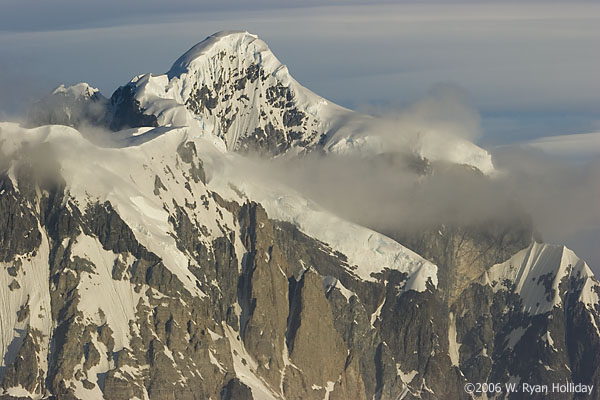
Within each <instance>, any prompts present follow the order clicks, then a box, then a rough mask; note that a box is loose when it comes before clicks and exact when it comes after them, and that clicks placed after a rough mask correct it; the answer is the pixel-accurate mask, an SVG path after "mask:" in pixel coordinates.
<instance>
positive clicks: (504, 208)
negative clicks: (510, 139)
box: [244, 88, 600, 272]
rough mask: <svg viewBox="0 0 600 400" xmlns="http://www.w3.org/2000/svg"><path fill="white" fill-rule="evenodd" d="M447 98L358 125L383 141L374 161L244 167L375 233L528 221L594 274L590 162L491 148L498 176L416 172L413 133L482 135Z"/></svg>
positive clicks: (595, 167)
mask: <svg viewBox="0 0 600 400" xmlns="http://www.w3.org/2000/svg"><path fill="white" fill-rule="evenodd" d="M453 93H454V94H453ZM455 94H456V93H455V91H454V90H448V89H447V88H444V89H442V90H439V89H438V90H434V91H433V92H432V93H431V94H430V95H429V96H428V97H426V98H424V99H422V100H420V101H418V102H416V103H415V104H414V105H411V106H409V107H407V108H406V109H402V110H397V111H396V113H394V112H392V111H391V110H388V111H386V112H384V113H381V114H379V115H377V119H376V120H374V121H372V123H369V124H363V125H362V126H361V128H360V129H363V130H364V131H363V134H364V135H365V136H375V137H380V138H382V139H383V140H384V143H385V145H384V146H383V148H384V151H382V152H380V153H379V154H373V155H369V156H365V155H364V154H354V155H334V154H322V153H310V154H308V155H305V156H302V157H282V158H277V159H274V160H264V159H258V158H256V157H253V158H251V161H249V163H248V165H246V166H245V167H244V168H246V169H247V170H248V171H252V172H251V174H254V175H258V176H263V177H266V178H267V179H270V180H275V181H278V182H280V183H281V184H285V185H288V186H291V187H293V188H295V189H296V190H297V191H299V192H301V193H303V194H304V195H305V196H307V197H310V198H312V199H314V200H315V201H317V202H318V203H319V204H321V205H322V206H324V207H325V208H327V209H329V210H330V211H332V212H334V213H336V214H338V215H340V216H342V217H344V218H347V219H350V220H352V221H354V222H357V223H359V224H362V225H365V226H368V227H371V228H373V229H375V230H377V231H380V232H383V233H386V232H410V231H414V230H420V229H424V228H427V229H430V228H433V227H438V226H441V225H442V224H449V225H454V226H456V225H461V226H469V225H475V226H476V225H480V224H486V223H491V222H501V223H507V224H510V223H512V222H514V221H518V220H527V219H529V218H531V219H532V221H533V225H534V229H535V231H536V234H537V235H539V236H538V238H539V237H540V236H541V239H543V240H544V241H546V242H549V243H555V244H567V245H569V246H570V248H572V249H573V250H575V251H576V252H577V253H578V254H579V255H580V257H582V258H584V259H585V260H586V261H587V262H588V264H590V266H591V267H592V268H593V269H594V270H595V271H597V272H598V271H600V252H599V251H598V249H597V246H598V244H600V243H599V240H600V236H598V227H600V202H598V199H599V198H600V159H599V158H598V157H595V158H590V159H586V160H584V159H580V160H577V162H569V161H564V160H562V159H560V158H556V157H552V156H550V155H548V154H546V153H544V152H542V151H540V150H536V149H533V148H528V147H527V146H520V145H515V146H508V147H507V146H504V147H499V148H496V149H490V152H491V153H492V156H493V162H494V166H495V169H496V170H495V171H494V172H493V173H491V174H490V175H489V176H486V175H484V174H482V173H480V172H479V171H474V170H473V169H472V168H468V167H465V166H457V165H456V164H454V165H453V164H450V163H444V162H432V163H431V165H430V167H429V168H431V169H430V170H429V171H428V173H426V174H423V173H422V170H423V168H424V165H423V163H422V162H420V160H419V159H418V158H415V155H414V153H413V152H412V151H409V150H407V149H411V148H412V146H414V145H415V140H417V138H419V136H418V135H415V132H420V133H422V134H424V135H427V133H428V132H429V133H431V132H434V133H435V135H436V136H435V140H436V141H437V143H438V144H439V145H440V147H444V144H445V143H453V141H454V140H455V138H456V137H459V138H467V139H474V138H476V137H477V135H479V134H481V131H480V127H479V124H478V121H479V118H478V115H477V112H476V111H475V110H474V109H472V108H469V107H468V106H467V105H465V103H464V102H463V101H462V100H461V97H460V96H458V97H457V96H455ZM425 168H426V166H425Z"/></svg>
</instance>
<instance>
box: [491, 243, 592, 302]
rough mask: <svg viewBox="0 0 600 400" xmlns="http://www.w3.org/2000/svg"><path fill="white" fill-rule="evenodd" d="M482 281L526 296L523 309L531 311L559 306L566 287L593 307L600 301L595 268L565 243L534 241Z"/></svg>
mask: <svg viewBox="0 0 600 400" xmlns="http://www.w3.org/2000/svg"><path fill="white" fill-rule="evenodd" d="M482 281H483V282H485V283H487V284H490V285H491V286H492V287H493V288H494V289H495V290H500V289H504V290H507V289H510V290H514V292H515V293H518V294H519V295H520V296H521V298H522V299H523V310H524V311H525V312H527V313H530V314H543V313H546V312H549V311H552V309H553V308H554V307H557V306H560V305H561V301H562V300H561V295H562V294H563V293H564V292H565V291H566V290H569V291H573V292H576V293H578V301H580V302H582V303H584V304H585V305H586V306H589V307H592V308H593V307H594V305H598V303H599V297H598V295H599V294H600V284H599V283H598V281H597V280H596V278H595V277H594V274H593V272H592V270H591V269H590V268H589V267H588V265H587V264H586V263H585V261H583V260H581V259H580V258H579V257H577V256H576V255H575V253H573V251H571V250H570V249H568V248H566V247H564V246H558V245H550V244H545V243H532V244H531V246H529V247H528V248H527V249H524V250H521V251H520V252H518V253H517V254H515V255H514V256H513V257H512V258H510V259H509V260H508V261H506V262H504V263H502V264H498V265H494V266H493V267H491V268H490V269H489V270H488V271H487V272H486V273H485V274H484V276H483V280H482Z"/></svg>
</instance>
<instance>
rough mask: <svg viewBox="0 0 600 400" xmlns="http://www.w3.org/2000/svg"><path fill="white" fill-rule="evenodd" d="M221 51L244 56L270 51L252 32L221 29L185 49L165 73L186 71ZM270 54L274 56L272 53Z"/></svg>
mask: <svg viewBox="0 0 600 400" xmlns="http://www.w3.org/2000/svg"><path fill="white" fill-rule="evenodd" d="M223 51H224V52H226V53H227V54H228V55H230V56H231V55H234V54H236V53H238V54H240V53H242V55H243V56H244V57H245V56H247V55H251V54H252V55H255V56H258V55H259V54H260V53H263V52H267V51H268V52H269V53H270V50H269V47H268V46H267V44H266V43H265V42H263V41H262V40H260V39H259V38H258V36H256V35H254V34H251V33H248V32H246V31H221V32H217V33H215V34H213V35H210V36H208V37H207V38H206V39H205V40H203V41H202V42H200V43H198V44H196V45H195V46H193V47H192V48H191V49H189V50H188V51H186V52H185V53H184V54H183V55H182V56H181V57H179V58H178V59H177V60H176V61H175V62H174V63H173V66H172V67H171V69H170V70H169V72H168V73H167V75H168V76H169V77H170V78H171V77H173V76H178V75H180V74H182V73H185V72H188V71H189V70H190V69H192V68H193V66H194V64H195V63H202V62H203V58H207V57H208V58H210V57H211V56H214V55H216V54H218V53H221V52H223ZM243 53H247V54H243ZM270 55H271V56H272V57H274V56H273V54H272V53H270Z"/></svg>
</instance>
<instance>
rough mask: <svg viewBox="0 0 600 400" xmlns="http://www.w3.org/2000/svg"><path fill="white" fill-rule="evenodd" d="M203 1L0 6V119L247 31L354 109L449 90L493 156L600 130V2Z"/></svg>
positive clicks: (308, 82)
mask: <svg viewBox="0 0 600 400" xmlns="http://www.w3.org/2000/svg"><path fill="white" fill-rule="evenodd" d="M206 3H208V2H204V1H200V2H197V1H195V2H192V1H173V2H162V1H161V2H159V1H153V0H150V1H147V0H146V1H141V0H132V1H127V2H121V1H116V0H109V1H104V2H101V3H94V2H81V1H73V0H70V1H65V0H57V1H53V2H51V3H50V2H43V1H35V2H26V3H24V2H22V1H16V0H2V3H1V4H0V11H1V12H0V27H1V28H0V29H1V30H0V54H1V57H0V91H1V92H0V112H2V113H3V114H4V115H6V114H8V115H11V114H14V113H16V112H19V111H21V110H22V109H23V108H24V107H25V105H26V104H27V103H28V102H29V101H31V99H32V98H35V97H37V96H38V95H39V94H40V93H44V92H47V91H49V90H51V89H52V88H53V87H55V86H57V85H58V84H59V83H62V82H65V83H71V84H72V83H77V82H80V81H87V82H89V83H91V84H92V85H94V86H96V87H99V88H100V90H101V91H102V92H103V93H104V94H105V95H106V96H110V94H111V93H112V91H114V89H116V88H117V87H118V86H119V85H122V84H124V83H126V82H127V81H128V80H129V79H131V77H133V76H134V75H137V74H141V73H146V72H153V73H162V72H165V71H166V70H167V69H168V68H169V67H170V65H171V63H172V62H173V61H174V60H175V59H176V58H177V57H178V56H179V55H181V54H182V53H183V52H184V51H186V50H187V49H188V48H189V47H191V46H192V45H194V44H195V43H197V42H199V41H201V40H202V39H204V38H205V37H206V36H208V35H210V34H212V33H214V32H216V31H220V30H229V29H243V30H248V31H250V32H253V33H256V34H258V35H259V36H260V37H261V38H262V39H263V40H265V41H266V42H267V43H268V44H269V46H270V47H271V49H272V50H273V51H274V53H275V54H276V56H277V57H278V58H279V59H280V60H281V61H282V62H283V63H285V64H287V65H288V67H289V69H290V71H291V73H292V74H293V76H294V77H295V78H296V79H297V80H298V81H300V83H302V84H303V85H304V86H307V87H308V88H310V89H312V90H313V91H315V92H317V93H319V94H321V95H322V96H324V97H326V98H328V99H330V100H332V101H334V102H337V103H339V104H342V105H344V106H347V107H351V108H359V109H360V108H368V107H373V106H376V107H382V108H385V109H387V108H391V109H396V108H402V107H404V106H406V105H407V104H410V103H413V102H414V101H416V100H418V99H419V98H421V97H422V96H423V95H425V94H426V93H428V92H429V91H430V89H431V88H432V87H433V86H434V85H436V84H439V83H443V84H450V85H454V86H457V87H459V88H461V89H462V90H464V91H465V93H466V95H467V97H468V99H469V100H470V102H471V104H472V105H473V106H474V108H475V109H476V110H477V111H478V112H480V113H481V115H482V123H483V133H484V135H483V136H482V138H481V139H480V140H481V143H483V144H486V143H487V144H503V143H508V142H512V141H515V140H520V139H527V138H532V137H537V136H546V135H555V134H566V133H581V132H587V131H593V130H599V129H600V95H599V93H600V79H598V74H597V71H598V70H600V51H598V47H599V44H600V4H594V3H593V2H588V3H570V2H569V3H566V2H565V4H561V3H556V2H555V3H544V2H528V3H522V2H519V3H502V4H500V3H496V2H477V3H471V4H459V3H456V2H452V1H445V2H441V3H433V2H419V3H418V4H417V3H411V2H401V3H398V2H396V3H395V4H385V3H377V2H365V1H362V2H361V1H329V2H317V1H308V2H306V1H305V2H285V3H284V4H285V5H286V7H282V6H281V5H280V3H281V2H275V1H258V2H253V3H252V7H249V6H247V4H248V3H247V2H242V1H224V2H219V3H218V4H216V5H215V4H206ZM211 3H214V2H211ZM364 3H368V4H364ZM32 4H36V6H37V9H36V12H32ZM298 4H302V5H303V6H302V7H297V6H298ZM322 4H327V5H322Z"/></svg>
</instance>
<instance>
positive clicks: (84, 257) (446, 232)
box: [0, 32, 600, 399]
mask: <svg viewBox="0 0 600 400" xmlns="http://www.w3.org/2000/svg"><path fill="white" fill-rule="evenodd" d="M81 87H85V86H82V85H77V86H76V87H75V88H63V89H61V90H58V91H55V93H53V94H52V95H51V96H50V97H51V98H53V97H56V96H63V95H62V94H61V93H63V92H66V93H69V96H66V95H65V96H63V97H64V98H65V99H69V100H68V101H66V102H65V103H61V104H62V105H61V107H59V108H57V109H53V110H55V111H53V113H49V114H43V113H42V114H38V115H46V117H47V118H48V119H46V120H44V119H43V118H40V119H38V120H37V123H33V122H32V123H31V125H44V126H39V127H35V128H24V127H21V126H19V125H16V124H13V123H0V151H1V152H2V158H0V226H1V227H2V228H1V229H0V299H1V301H0V316H1V317H0V354H2V363H1V364H0V397H1V398H3V399H14V398H35V399H41V398H60V399H62V398H64V399H96V398H98V399H101V398H106V399H133V398H138V399H209V398H212V399H252V398H253V399H366V398H368V399H468V398H472V396H470V395H469V394H468V393H466V392H465V390H464V387H465V384H466V383H468V382H473V383H477V382H480V383H486V382H487V383H501V384H502V385H504V384H505V383H517V384H523V383H530V384H547V385H552V383H556V382H560V383H574V384H583V385H586V386H585V388H586V390H587V388H588V386H587V385H591V389H590V390H591V391H592V398H596V397H598V396H599V391H598V390H599V389H598V383H600V369H599V366H600V363H599V362H598V361H599V356H598V355H599V354H600V333H599V331H598V324H599V323H600V305H599V303H600V300H599V296H600V284H599V283H598V281H597V280H596V278H595V277H594V275H593V273H592V272H591V270H590V269H589V267H588V266H587V264H586V263H585V262H584V261H583V260H581V259H579V258H578V257H577V256H576V255H575V254H574V253H573V252H572V251H570V250H569V249H567V248H565V247H563V246H557V245H549V244H544V243H540V242H538V241H536V240H534V237H535V235H534V227H533V226H532V225H531V222H530V221H529V220H528V219H527V218H526V216H521V215H516V216H514V217H513V218H505V219H502V221H485V222H483V223H481V224H479V225H476V226H475V225H466V226H463V225H440V226H437V225H436V226H433V227H431V226H429V227H427V228H423V229H421V230H419V231H410V232H407V231H405V230H403V229H402V227H401V226H398V227H397V229H396V230H393V231H390V232H386V235H384V234H382V233H381V232H378V231H376V230H374V229H370V228H369V227H365V226H361V225H359V224H357V223H356V222H352V221H349V220H347V219H344V218H342V217H340V216H338V215H336V214H335V213H333V212H331V211H330V210H327V209H325V208H323V207H322V206H321V205H319V204H317V203H316V202H315V201H314V200H312V199H310V198H308V197H307V195H306V194H304V193H300V192H298V191H297V190H294V189H293V188H291V186H290V185H286V184H283V183H282V182H279V181H273V180H269V179H268V178H265V177H261V176H258V175H257V174H256V173H255V171H254V170H253V169H252V168H248V167H247V166H248V164H247V158H246V155H247V154H248V153H252V154H255V153H258V154H260V155H261V156H262V157H265V158H273V157H275V158H284V157H304V156H306V154H309V153H315V152H318V153H321V154H323V157H334V156H335V157H337V156H340V155H348V154H351V155H354V156H363V157H371V156H377V155H380V154H382V153H384V152H385V146H384V144H383V143H382V142H378V141H380V140H381V139H380V138H379V137H378V136H376V135H371V134H370V133H369V130H368V129H367V130H366V133H365V130H364V129H358V127H359V126H360V127H364V126H365V125H366V126H369V124H371V123H374V122H375V118H373V117H369V116H364V115H360V114H357V113H354V112H352V111H349V110H346V109H344V108H342V107H339V106H336V105H334V104H331V103H330V102H328V101H326V100H324V99H322V98H321V97H319V96H317V95H315V94H314V93H312V92H310V91H308V90H307V89H305V88H303V87H302V86H300V85H299V84H298V83H297V82H296V81H294V80H293V79H292V78H291V77H290V75H289V74H288V72H287V69H286V68H285V67H284V66H282V65H281V64H280V63H279V61H277V59H276V58H275V56H273V55H272V53H271V52H270V51H269V50H268V47H267V46H266V44H264V42H262V41H260V40H259V39H258V38H257V37H256V36H254V35H250V34H248V33H245V32H224V33H219V34H216V35H213V36H211V37H209V38H207V40H205V41H204V42H201V43H200V44H198V45H196V46H194V47H193V48H192V49H190V50H189V51H188V52H187V53H185V54H184V55H183V56H182V57H180V58H179V59H178V60H177V61H176V62H175V63H174V65H173V67H172V68H171V69H170V70H169V72H168V73H167V74H165V75H159V76H153V75H150V74H148V75H141V76H138V77H136V78H134V79H133V80H132V81H131V82H129V83H128V84H126V85H125V86H122V87H120V88H119V89H117V90H116V91H115V93H114V94H113V95H112V96H111V98H110V99H105V100H102V99H103V98H102V97H100V95H99V94H97V92H96V91H94V90H92V89H90V90H87V91H86V90H83V91H79V90H77V88H81ZM71 94H73V95H72V96H71ZM94 96H96V99H99V100H95V99H94ZM63 97H60V98H61V99H63ZM51 103H54V101H51ZM96 103H98V104H101V105H102V107H101V109H102V113H101V115H99V116H98V115H97V114H96V116H95V117H93V118H89V114H88V113H86V112H82V113H81V114H77V116H79V115H82V117H81V118H73V116H74V115H75V114H74V113H72V112H71V111H72V110H75V109H76V108H75V107H74V106H73V105H72V104H79V105H83V106H82V107H81V108H78V110H79V109H83V110H85V109H86V108H87V105H91V104H96ZM56 110H59V111H56ZM61 110H62V111H64V112H63V113H61V112H62V111H61ZM49 115H52V117H49ZM67 115H70V116H71V117H70V118H66V116H67ZM52 118H54V119H52ZM81 121H85V122H81ZM57 122H58V123H61V125H55V123H57ZM45 124H51V125H45ZM67 125H70V126H67ZM89 125H92V126H95V127H96V128H105V129H106V130H107V131H106V132H100V131H101V130H100V129H96V131H98V132H96V131H95V134H96V135H103V137H102V138H101V139H102V140H100V139H99V138H98V137H91V136H90V134H89V133H85V130H86V127H87V126H89ZM76 128H77V129H76ZM435 138H437V136H435V135H432V134H428V133H424V134H423V135H418V136H415V137H408V138H406V141H405V142H404V143H405V145H406V150H405V152H403V153H402V156H403V157H409V158H411V159H412V160H413V161H415V160H416V161H421V163H420V164H418V165H419V166H420V167H419V168H417V170H418V174H419V176H423V177H426V176H427V175H428V174H440V173H442V172H441V171H442V170H443V168H441V167H440V166H443V167H444V168H448V166H447V165H448V164H450V165H451V167H450V168H452V169H453V170H457V171H460V173H464V174H467V175H466V176H467V177H471V176H473V177H478V178H477V179H491V178H490V176H491V175H493V174H495V173H496V171H495V169H494V167H493V165H492V163H491V157H489V154H487V152H486V151H485V150H483V149H481V148H479V147H477V146H475V145H474V144H472V143H469V142H467V141H466V140H464V139H459V138H446V139H444V140H445V141H444V142H443V145H444V146H442V144H440V143H439V142H435V141H434V140H433V139H435ZM96 139H97V140H96ZM440 140H441V139H440ZM446 145H447V146H446ZM441 147H444V148H449V149H451V150H452V149H453V150H455V151H446V152H440V151H435V150H436V149H438V148H441ZM399 165H400V166H402V168H404V165H405V164H399ZM357 184H360V182H357ZM579 387H580V388H581V387H582V386H581V385H579ZM503 388H504V386H503ZM523 397H524V394H523V393H522V392H515V393H512V394H509V393H507V391H506V390H503V392H502V393H501V394H498V395H497V396H495V397H494V393H491V391H490V393H487V394H483V395H482V396H479V397H477V398H511V399H512V398H515V399H519V398H523ZM530 397H531V398H539V399H542V398H544V399H546V398H550V399H565V398H578V397H577V396H576V395H575V394H573V393H567V394H565V393H554V392H553V393H537V394H534V395H532V396H527V398H530Z"/></svg>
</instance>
